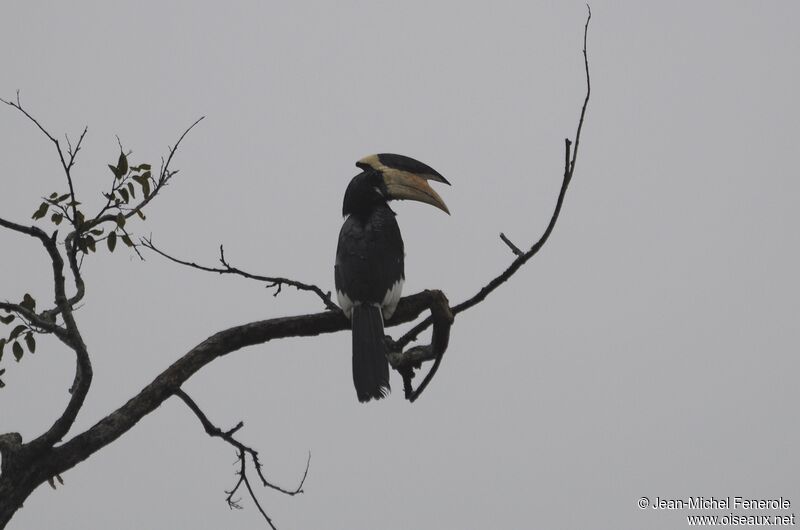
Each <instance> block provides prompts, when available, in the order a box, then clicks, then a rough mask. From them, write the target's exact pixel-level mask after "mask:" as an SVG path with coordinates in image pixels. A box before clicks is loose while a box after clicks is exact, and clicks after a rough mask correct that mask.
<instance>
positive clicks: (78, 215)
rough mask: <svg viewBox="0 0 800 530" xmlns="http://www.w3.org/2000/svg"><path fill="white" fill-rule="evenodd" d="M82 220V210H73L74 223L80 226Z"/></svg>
mask: <svg viewBox="0 0 800 530" xmlns="http://www.w3.org/2000/svg"><path fill="white" fill-rule="evenodd" d="M83 221H84V217H83V212H82V211H80V210H78V211H77V212H75V224H76V225H77V226H79V227H80V226H81V225H83Z"/></svg>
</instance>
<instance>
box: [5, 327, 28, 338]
mask: <svg viewBox="0 0 800 530" xmlns="http://www.w3.org/2000/svg"><path fill="white" fill-rule="evenodd" d="M26 329H28V326H26V325H25V324H19V325H18V326H17V327H15V328H14V329H12V330H11V334H10V335H9V336H8V340H14V339H16V338H17V337H19V335H20V334H21V333H22V332H23V331H25V330H26Z"/></svg>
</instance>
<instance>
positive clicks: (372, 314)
mask: <svg viewBox="0 0 800 530" xmlns="http://www.w3.org/2000/svg"><path fill="white" fill-rule="evenodd" d="M356 166H357V167H358V168H360V169H361V173H359V174H358V175H356V176H355V177H353V179H352V180H351V181H350V184H349V185H348V186H347V190H346V191H345V193H344V205H343V207H342V215H344V216H345V220H344V224H343V225H342V230H341V231H340V232H339V245H338V247H337V249H336V266H335V267H334V274H335V280H336V294H337V297H338V300H339V306H340V307H341V308H342V311H344V314H345V315H346V316H347V317H348V318H349V319H350V320H351V323H352V329H353V382H354V383H355V387H356V394H357V395H358V400H359V401H361V402H364V401H369V400H370V399H380V398H382V397H384V396H386V394H387V393H388V392H389V361H388V360H387V358H386V345H385V343H384V338H383V321H384V319H389V318H391V316H392V314H394V310H395V308H396V307H397V302H398V301H399V300H400V294H401V292H402V290H403V281H404V280H405V274H404V272H403V259H404V256H405V254H404V250H403V238H402V237H401V236H400V227H399V226H398V225H397V221H396V220H395V213H394V212H393V211H392V209H391V208H389V205H388V201H391V200H402V199H408V200H413V201H420V202H424V203H427V204H430V205H432V206H435V207H437V208H439V209H440V210H442V211H444V212H445V213H447V214H448V215H449V214H450V211H449V210H448V209H447V206H446V205H445V203H444V201H443V200H442V198H441V197H439V195H438V194H437V193H436V192H435V191H434V190H433V188H431V187H430V186H429V185H428V182H427V181H428V180H435V181H437V182H443V183H445V184H448V185H449V184H450V183H449V182H447V179H445V178H444V177H443V176H442V175H440V174H439V173H438V172H437V171H436V170H434V169H433V168H431V167H429V166H427V165H425V164H423V163H422V162H418V161H417V160H414V159H413V158H409V157H407V156H403V155H394V154H388V153H382V154H378V155H371V156H368V157H365V158H362V159H361V160H359V161H358V162H357V163H356Z"/></svg>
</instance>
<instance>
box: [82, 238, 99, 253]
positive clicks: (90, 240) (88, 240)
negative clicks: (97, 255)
mask: <svg viewBox="0 0 800 530" xmlns="http://www.w3.org/2000/svg"><path fill="white" fill-rule="evenodd" d="M83 239H84V240H85V241H86V248H88V249H89V250H91V251H92V252H96V250H95V246H94V238H93V237H92V236H86V237H84V238H83Z"/></svg>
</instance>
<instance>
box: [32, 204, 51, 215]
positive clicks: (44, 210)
mask: <svg viewBox="0 0 800 530" xmlns="http://www.w3.org/2000/svg"><path fill="white" fill-rule="evenodd" d="M47 208H49V205H48V204H47V203H46V202H43V203H42V204H40V205H39V209H38V210H36V211H35V212H33V215H32V216H31V219H41V218H42V217H44V216H45V215H46V214H47Z"/></svg>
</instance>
